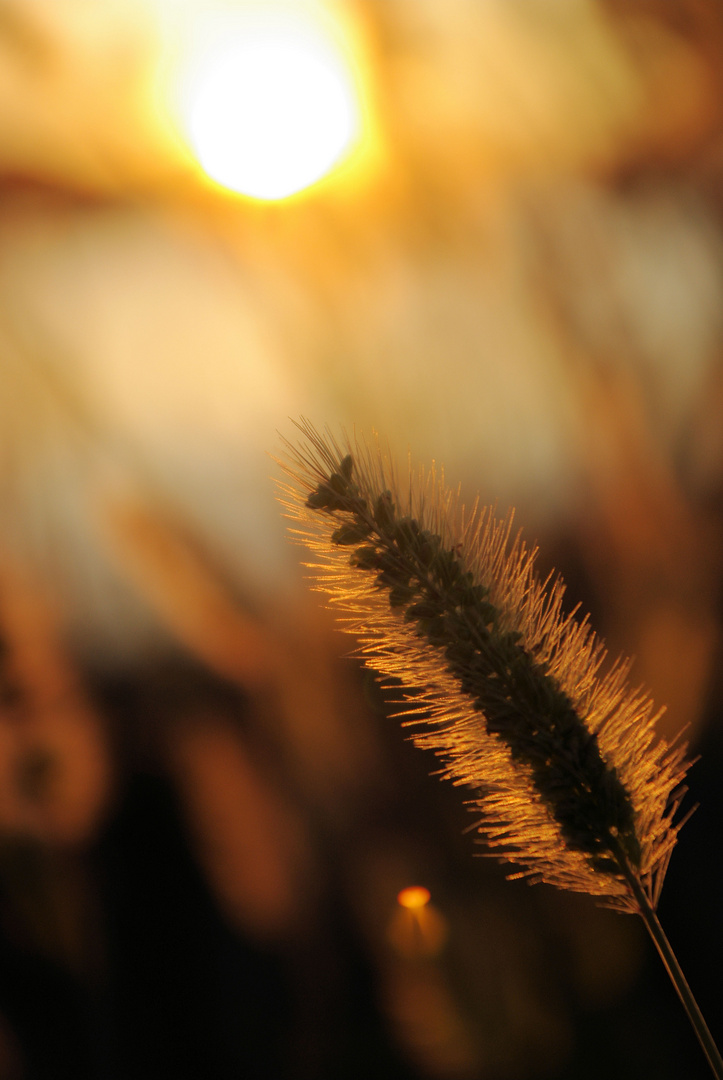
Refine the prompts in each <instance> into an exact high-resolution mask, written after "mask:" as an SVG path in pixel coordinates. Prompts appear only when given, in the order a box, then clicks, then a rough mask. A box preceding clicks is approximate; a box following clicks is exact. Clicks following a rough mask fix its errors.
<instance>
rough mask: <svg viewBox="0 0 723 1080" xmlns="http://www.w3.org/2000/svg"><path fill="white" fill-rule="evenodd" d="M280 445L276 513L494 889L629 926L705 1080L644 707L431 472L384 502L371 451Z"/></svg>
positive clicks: (674, 753) (592, 640)
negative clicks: (617, 915) (652, 950)
mask: <svg viewBox="0 0 723 1080" xmlns="http://www.w3.org/2000/svg"><path fill="white" fill-rule="evenodd" d="M297 427H298V429H299V431H300V433H301V435H302V436H303V441H302V442H301V443H299V444H298V445H293V444H292V443H290V442H285V446H286V457H285V459H284V460H283V461H282V462H281V465H282V467H283V468H284V470H285V473H286V475H287V478H288V480H287V481H286V482H284V483H282V484H281V485H280V491H281V495H280V497H281V500H282V502H283V504H284V506H285V508H286V511H287V514H288V516H289V517H290V518H291V519H292V521H293V522H294V524H293V525H292V527H291V533H292V535H293V537H294V538H295V539H296V540H298V541H299V542H301V543H303V544H304V545H306V547H307V548H308V549H310V550H311V552H312V553H313V555H314V557H315V561H314V563H312V564H311V565H312V566H313V567H314V570H315V581H316V587H317V588H320V589H322V590H324V591H325V592H327V593H328V594H329V596H330V598H331V602H332V603H333V604H334V605H335V606H336V607H337V608H339V609H341V611H342V612H343V616H342V622H343V626H344V628H345V629H346V630H348V631H349V632H350V633H353V634H355V635H356V637H357V639H358V640H359V642H360V654H361V656H362V657H363V658H364V660H365V661H366V662H367V663H368V664H369V665H370V666H371V667H373V668H374V669H376V670H377V671H378V672H379V673H381V674H382V675H383V676H386V677H391V678H392V679H393V680H394V681H395V684H397V685H398V684H401V687H402V693H403V706H402V710H401V715H402V716H403V717H404V718H405V722H406V723H407V724H410V725H412V726H413V738H414V741H415V742H416V743H417V744H418V745H420V746H424V747H429V748H431V749H433V750H434V752H435V753H436V754H437V755H438V756H439V757H440V758H441V760H442V761H443V763H444V772H445V775H446V776H447V778H448V779H450V780H452V781H453V782H454V783H456V784H463V785H466V786H468V787H470V788H472V789H473V790H474V792H475V795H474V797H473V798H472V799H471V805H472V807H473V809H474V810H475V812H476V813H477V814H478V817H479V821H478V831H479V832H480V833H481V834H482V836H483V837H484V839H485V841H486V842H487V844H488V845H490V846H491V847H492V848H494V849H495V851H496V853H497V854H498V856H499V857H500V858H501V859H503V860H504V861H507V862H510V863H513V864H515V865H516V867H517V868H518V869H517V871H516V872H515V873H513V874H511V875H510V876H511V877H527V878H528V879H529V880H531V881H545V882H549V883H550V884H553V885H557V886H558V887H560V888H566V889H571V890H574V891H577V892H586V893H590V894H591V895H593V896H596V897H598V898H600V899H601V900H602V901H603V902H604V903H605V904H607V905H608V906H610V907H614V908H616V909H617V910H620V911H627V912H635V913H637V914H639V915H640V916H641V917H642V918H643V920H644V922H645V925H646V927H647V929H648V931H649V933H650V935H651V937H652V939H653V941H654V943H655V945H656V948H657V949H658V952H659V953H660V955H661V958H662V959H663V962H664V964H665V966H666V969H667V971H668V974H669V975H670V978H671V980H672V982H673V984H674V986H675V988H676V990H677V992H678V995H679V997H680V999H681V1001H682V1003H683V1005H684V1007H685V1009H686V1011H687V1013H688V1017H689V1019H690V1021H691V1023H692V1025H693V1028H694V1029H695V1032H696V1034H697V1036H698V1039H699V1040H700V1043H701V1045H702V1047H703V1049H704V1051H705V1053H706V1056H707V1058H708V1061H709V1063H710V1065H711V1068H712V1070H713V1073H714V1075H715V1076H716V1077H718V1078H719V1080H723V1060H722V1059H721V1056H720V1053H719V1052H718V1049H717V1047H716V1045H715V1042H714V1040H713V1038H712V1036H711V1034H710V1032H709V1030H708V1027H707V1025H706V1023H705V1021H704V1019H703V1017H702V1015H701V1012H700V1009H699V1008H698V1006H697V1004H696V1002H695V999H694V997H693V995H692V993H691V991H690V988H689V987H688V984H687V982H686V980H685V978H684V976H683V973H682V971H681V969H680V965H679V964H678V962H677V960H676V958H675V955H674V954H673V951H672V949H671V947H670V944H669V943H668V940H667V938H666V937H665V934H664V933H663V930H662V928H661V926H660V923H659V921H658V919H657V916H656V914H655V909H656V906H657V902H658V898H659V896H660V890H661V888H662V884H663V878H664V876H665V871H666V869H667V866H668V862H669V859H670V856H671V853H672V850H673V847H674V845H675V842H676V840H677V836H678V832H679V830H680V828H681V825H682V821H679V820H677V812H678V809H679V805H680V800H681V798H682V795H683V794H684V788H683V787H682V782H683V778H684V776H685V773H686V771H687V762H686V759H685V752H686V747H685V746H684V745H682V744H680V743H678V744H674V745H668V744H667V743H665V742H664V740H662V739H659V738H657V737H656V733H655V721H656V718H657V717H656V714H655V712H654V708H653V703H652V701H651V699H650V698H649V696H648V695H647V694H645V693H644V692H642V691H641V690H640V689H633V688H631V687H630V685H629V682H628V674H629V668H630V665H629V663H628V662H620V661H619V662H618V663H616V664H614V665H613V666H612V667H611V668H609V669H608V670H607V671H606V672H605V673H603V672H602V670H601V669H602V665H603V662H604V660H605V655H606V654H605V649H604V646H603V644H602V642H601V641H600V640H599V639H598V638H597V637H596V636H595V635H594V634H593V632H592V630H591V629H590V627H589V624H588V622H587V619H579V618H577V615H576V612H575V611H573V612H572V613H571V614H564V613H563V609H562V599H563V592H564V586H563V584H562V582H561V580H560V579H559V578H557V579H554V578H550V579H548V580H547V581H546V582H544V583H543V582H540V581H539V579H538V578H537V576H536V574H535V571H534V558H535V552H534V551H532V552H531V551H529V550H528V549H527V548H526V547H525V545H524V543H523V542H522V540H521V539H520V537H519V536H516V537H515V536H513V534H512V516H511V515H508V517H507V518H505V519H504V520H497V519H496V518H495V516H494V514H493V513H492V511H491V510H489V509H480V508H479V507H478V506H477V505H475V506H474V507H473V508H472V511H471V513H466V512H465V510H464V507H462V506H461V505H460V504H459V502H458V499H457V496H456V495H455V494H454V492H452V491H450V490H449V489H448V488H446V487H445V485H444V482H443V480H442V479H441V478H439V477H438V476H437V475H436V474H435V472H434V470H432V471H431V472H428V473H425V472H424V471H420V472H418V473H416V474H414V473H412V472H411V471H410V475H409V477H408V479H407V480H406V482H405V485H404V488H403V489H402V487H401V485H400V484H399V482H398V480H397V477H396V474H395V469H394V466H393V464H392V462H391V461H390V459H389V457H388V455H386V454H384V453H383V452H382V451H381V450H380V448H379V447H378V445H375V446H374V447H370V446H368V445H367V444H366V443H364V442H363V441H361V440H354V441H353V442H352V441H351V440H349V439H348V438H347V437H346V436H344V437H343V438H342V440H341V442H340V441H337V440H336V439H335V438H334V437H333V436H332V435H331V434H330V433H329V432H328V431H327V432H325V433H324V434H321V433H319V432H318V431H317V430H316V429H315V428H314V427H313V426H312V425H310V424H309V423H307V422H306V421H302V422H301V423H299V424H298V425H297Z"/></svg>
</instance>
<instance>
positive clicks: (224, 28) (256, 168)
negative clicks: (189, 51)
mask: <svg viewBox="0 0 723 1080" xmlns="http://www.w3.org/2000/svg"><path fill="white" fill-rule="evenodd" d="M200 29H201V34H200V36H199V37H197V39H196V47H197V55H196V60H195V63H194V64H193V68H192V70H191V71H190V72H189V74H188V77H187V79H186V85H185V87H184V94H183V102H182V106H181V112H182V123H183V126H184V128H185V130H186V132H187V135H188V139H189V141H190V143H191V145H192V147H193V150H194V153H195V155H196V157H197V159H198V161H199V163H200V165H201V167H202V168H203V170H204V171H205V172H206V173H207V174H208V176H210V177H211V179H212V180H214V181H216V182H217V183H218V184H221V185H222V186H223V187H227V188H230V189H231V190H233V191H236V192H239V193H241V194H244V195H249V196H252V197H254V198H257V199H265V200H274V199H283V198H285V197H286V196H288V195H292V194H294V193H295V192H297V191H301V190H302V189H304V188H306V187H308V186H310V185H311V184H313V183H315V182H316V181H318V180H319V179H321V177H323V176H324V175H326V174H327V173H328V172H329V171H330V170H331V169H332V168H333V167H334V166H335V165H337V164H339V163H340V162H341V161H342V160H343V159H344V158H345V157H347V156H348V155H349V153H350V152H351V151H352V149H353V148H354V146H355V144H356V142H357V141H358V139H359V137H360V134H361V126H362V124H361V108H360V103H359V93H358V88H357V85H356V81H355V76H354V71H353V66H352V64H351V61H350V57H349V54H348V50H345V48H344V44H343V42H342V41H341V39H340V36H339V31H338V30H337V32H336V33H334V28H333V27H332V26H331V23H330V21H329V20H328V19H326V20H325V19H323V18H322V12H321V9H320V8H318V7H316V6H312V5H306V4H296V5H294V6H293V7H292V6H290V5H288V4H286V5H278V6H277V5H276V4H274V3H270V2H268V0H267V2H266V3H264V4H263V5H260V6H257V7H253V8H250V7H245V8H242V9H238V10H236V11H234V12H233V13H228V12H227V13H226V14H225V16H224V17H223V18H222V17H220V16H218V13H217V18H216V19H215V20H214V21H213V22H212V23H209V24H207V25H205V26H203V27H202V28H200Z"/></svg>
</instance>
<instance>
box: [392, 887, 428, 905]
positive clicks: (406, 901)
mask: <svg viewBox="0 0 723 1080" xmlns="http://www.w3.org/2000/svg"><path fill="white" fill-rule="evenodd" d="M429 900H430V892H429V889H425V888H424V886H423V885H410V886H409V888H407V889H402V891H401V892H400V893H399V895H398V896H397V903H399V904H401V906H402V907H405V908H409V909H410V910H415V909H419V908H423V907H424V906H425V904H428V903H429Z"/></svg>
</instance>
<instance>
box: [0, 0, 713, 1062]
mask: <svg viewBox="0 0 723 1080" xmlns="http://www.w3.org/2000/svg"><path fill="white" fill-rule="evenodd" d="M269 2H270V0H269ZM302 6H303V4H302V0H298V5H297V10H300V9H301V7H302ZM241 7H243V4H242V0H226V2H222V0H217V2H214V3H209V2H207V3H202V2H201V0H194V2H192V0H122V2H121V0H106V2H105V3H104V4H102V5H96V4H92V3H89V2H87V0H65V2H64V3H63V4H62V5H60V4H56V3H54V2H52V0H3V2H2V3H0V641H1V644H2V651H1V652H0V1080H21V1078H22V1080H30V1078H33V1080H35V1078H39V1080H46V1078H47V1080H56V1078H58V1080H59V1078H64V1077H68V1078H70V1077H72V1078H73V1080H83V1078H86V1077H87V1078H88V1080H106V1078H107V1080H110V1078H113V1080H121V1078H123V1080H125V1078H128V1080H144V1078H148V1080H151V1078H153V1080H157V1078H161V1077H166V1076H174V1077H175V1078H176V1080H182V1078H185V1077H188V1078H192V1077H193V1078H195V1077H200V1076H203V1077H204V1078H208V1080H216V1078H218V1080H221V1078H223V1080H225V1078H227V1077H228V1078H229V1080H230V1078H232V1077H233V1078H238V1077H241V1076H243V1077H248V1078H258V1080H287V1078H288V1080H347V1078H349V1080H354V1078H356V1077H358V1078H362V1077H364V1078H366V1077H369V1076H372V1075H373V1076H375V1077H377V1078H379V1080H381V1078H384V1077H389V1078H390V1080H392V1078H393V1080H397V1078H399V1080H404V1078H409V1080H422V1078H430V1080H435V1078H437V1080H527V1078H530V1080H531V1078H539V1080H543V1078H547V1080H577V1078H580V1077H584V1078H585V1080H595V1078H597V1077H601V1078H602V1077H607V1076H610V1075H616V1076H618V1077H620V1078H622V1080H624V1078H626V1077H637V1078H639V1077H645V1076H652V1075H654V1076H656V1077H657V1078H659V1080H668V1078H669V1080H673V1078H676V1080H677V1078H679V1077H681V1076H685V1077H686V1078H691V1080H696V1078H697V1077H699V1076H700V1077H701V1078H702V1077H704V1076H705V1075H706V1068H705V1063H704V1061H703V1060H702V1055H700V1051H699V1050H698V1047H697V1045H696V1044H695V1042H694V1040H693V1036H692V1035H691V1034H690V1033H689V1032H688V1031H687V1029H686V1024H685V1020H684V1018H683V1017H682V1015H680V1016H679V1015H678V1005H677V1002H676V1001H675V999H674V996H673V992H672V990H671V989H670V988H669V987H668V986H667V985H666V982H665V976H664V973H663V972H662V970H658V967H659V964H658V960H657V957H655V956H654V955H652V954H651V953H652V950H651V948H650V946H649V944H648V942H647V941H646V940H645V939H644V936H643V934H644V931H643V928H642V925H641V926H638V925H637V924H636V921H635V920H633V919H628V918H625V917H621V916H617V915H614V914H611V913H608V912H605V911H601V910H599V909H597V908H596V907H595V906H594V904H593V902H592V901H588V900H587V899H586V898H584V897H572V896H565V895H561V894H558V893H556V892H553V891H552V890H549V889H547V888H545V887H539V888H535V889H529V888H527V887H526V886H524V885H522V884H520V883H513V884H508V883H506V882H505V881H504V873H503V871H502V870H501V868H499V867H497V866H496V864H494V863H493V862H492V861H490V860H487V859H480V858H475V857H474V856H475V855H476V854H477V849H476V848H475V844H474V839H473V836H471V835H469V834H465V833H464V831H463V830H464V829H465V827H466V826H467V825H468V824H469V820H468V816H467V815H466V812H465V809H464V806H463V793H462V792H460V791H458V790H454V789H451V788H449V789H448V788H447V787H445V786H444V785H442V784H440V783H439V782H438V780H437V779H436V778H435V777H433V776H430V775H429V774H430V773H431V772H433V771H434V768H435V762H434V760H430V759H429V758H428V757H426V756H425V755H424V754H422V753H421V752H419V751H416V750H413V749H412V748H410V747H409V745H408V744H407V743H406V742H405V741H404V735H403V733H402V732H400V731H399V730H398V727H397V724H396V721H390V720H389V718H388V717H387V716H386V715H385V711H384V706H383V703H382V700H381V697H380V695H379V692H378V690H377V689H376V687H375V685H374V682H373V680H371V679H370V678H369V677H368V676H367V675H365V674H364V673H362V672H361V671H360V670H359V669H358V667H357V665H356V663H355V662H354V661H352V660H350V659H347V658H345V657H346V654H348V652H349V642H348V640H347V639H344V638H341V637H340V636H339V635H338V634H337V633H336V631H334V630H333V629H332V627H331V625H330V620H329V618H328V616H327V614H326V613H325V612H324V611H323V610H322V609H321V608H320V606H319V604H318V602H317V601H316V600H315V599H314V597H313V596H310V595H309V594H308V591H307V588H306V586H305V585H304V583H303V575H302V571H301V569H300V568H299V566H298V554H299V553H298V551H297V550H296V549H294V548H293V547H292V546H291V545H289V544H288V543H287V542H286V540H285V537H284V526H283V521H282V518H281V515H280V511H279V509H278V507H277V505H276V503H275V501H274V494H273V484H272V482H271V479H270V477H271V475H272V474H273V473H274V471H275V467H274V465H273V462H272V461H271V460H270V458H269V454H270V453H271V454H273V453H274V452H275V451H276V450H277V449H278V447H279V440H278V435H277V432H278V431H281V432H282V434H285V435H290V434H291V431H290V423H289V420H288V417H297V416H299V415H300V414H304V415H307V416H309V417H310V418H311V419H312V420H313V421H315V422H317V423H319V424H321V425H323V424H324V423H330V424H331V425H332V426H334V427H336V426H337V425H339V424H342V423H343V424H346V425H348V426H350V427H351V426H353V425H356V427H357V428H358V429H362V430H366V431H369V430H371V429H372V428H374V429H377V430H379V431H380V432H381V434H382V435H383V437H385V438H387V439H388V440H389V442H390V443H391V444H392V447H393V448H394V449H395V450H396V451H397V452H398V454H399V455H400V457H401V459H402V460H404V457H405V455H406V454H407V452H408V450H409V451H410V452H411V453H412V454H413V456H414V458H415V459H420V460H423V461H426V462H429V461H431V460H432V459H435V460H436V461H438V462H441V463H443V465H444V469H445V473H446V475H447V477H448V479H449V481H450V482H452V483H456V482H457V480H459V481H461V483H462V488H463V491H464V493H465V495H466V496H467V497H468V498H470V499H471V498H473V497H474V495H475V494H476V493H477V492H478V491H479V492H480V493H481V496H482V498H483V499H484V500H485V501H491V502H496V503H497V505H498V507H499V508H500V509H501V510H504V509H506V507H507V506H508V505H514V506H515V507H516V520H517V522H518V524H519V525H520V526H521V527H523V528H524V530H525V534H526V536H527V537H528V539H529V540H535V539H536V540H537V541H538V542H539V545H540V549H541V554H540V567H541V570H542V571H543V572H544V573H546V572H547V571H548V570H549V569H551V568H552V567H553V566H555V567H556V568H557V569H559V570H560V571H562V573H563V575H564V576H565V578H566V580H567V582H568V590H569V592H568V595H569V599H570V604H571V606H572V605H573V604H575V603H578V602H579V603H581V605H582V607H583V609H584V610H589V611H591V613H592V616H593V622H594V625H595V627H596V628H597V629H598V630H599V631H600V632H601V633H602V634H603V636H605V637H606V639H607V640H608V643H609V645H610V652H611V655H612V656H616V655H617V654H618V653H619V652H621V651H622V652H625V653H628V654H634V655H635V657H636V663H635V667H634V677H635V679H637V680H638V681H639V682H641V683H644V684H645V685H647V686H649V687H650V688H651V689H652V691H653V693H654V695H655V698H656V701H658V702H659V703H660V704H661V705H663V704H665V705H667V706H668V708H667V712H666V713H665V715H664V716H663V717H662V719H661V721H660V727H661V731H662V732H663V733H664V734H665V735H666V736H667V737H672V735H673V734H674V733H675V732H677V731H678V730H679V729H680V728H681V727H684V726H686V725H687V737H688V738H689V739H690V741H691V744H692V752H693V753H694V754H698V753H699V754H700V755H701V759H700V762H699V763H698V764H696V765H695V767H694V768H693V770H692V772H691V776H690V787H691V793H690V795H689V797H688V805H693V804H694V803H696V802H698V803H699V804H700V806H699V809H698V810H697V812H696V813H695V815H694V816H693V818H692V820H691V821H690V823H689V824H688V825H686V828H685V830H684V832H683V834H682V837H681V841H680V844H679V847H678V850H677V851H676V853H675V855H674V857H673V861H672V864H671V868H670V871H669V878H668V881H667V883H666V886H665V888H664V890H663V899H662V901H661V918H662V920H663V922H664V924H665V925H666V928H667V930H668V933H669V936H670V937H671V940H672V942H673V944H674V946H675V947H677V949H678V951H679V954H680V959H681V961H682V963H683V966H684V968H686V971H687V973H688V976H689V980H690V982H691V984H692V986H693V989H694V991H695V992H696V993H697V995H698V996H699V1000H700V1003H701V1006H702V1007H703V1010H704V1012H705V1013H706V1015H707V1018H708V1020H709V1023H710V1026H711V1028H712V1030H713V1033H714V1035H716V1034H717V1036H718V1038H719V1039H720V1038H723V1005H722V1001H723V998H722V996H721V991H720V977H719V973H720V970H721V961H722V960H723V927H722V925H721V920H720V917H719V910H720V902H719V897H720V895H721V876H722V874H721V871H722V868H723V850H722V847H723V845H721V842H720V835H721V827H722V825H723V805H722V803H721V794H720V791H721V785H720V781H719V775H720V774H719V770H720V768H721V755H722V753H723V746H722V742H721V741H722V737H723V729H722V727H721V716H720V711H721V704H720V703H721V676H720V663H719V661H720V653H721V614H722V612H721V592H720V581H721V564H722V558H721V553H722V549H721V538H722V537H721V531H722V525H723V500H722V496H723V423H722V420H723V351H722V345H723V303H722V302H721V298H722V296H723V220H722V210H723V205H722V201H721V190H722V188H721V179H722V173H723V141H722V135H723V92H722V90H723V88H722V86H721V82H722V80H723V75H722V74H721V72H723V64H722V63H721V61H722V60H723V13H722V12H721V9H720V7H719V5H717V4H715V3H712V2H708V0H633V2H629V0H628V2H625V3H620V2H618V0H572V2H566V0H445V2H444V3H441V2H440V0H346V2H341V3H337V4H333V5H332V4H330V5H319V4H317V5H315V9H314V10H315V11H316V14H317V15H318V12H319V10H321V9H322V8H324V9H325V10H326V9H327V7H328V11H327V14H328V17H329V18H331V19H332V20H334V19H336V20H337V21H338V22H339V26H340V27H341V28H342V29H343V32H344V33H345V34H347V35H350V36H351V38H352V39H353V40H351V44H350V48H351V50H352V52H353V53H354V55H355V56H356V57H357V62H358V70H357V80H358V85H359V88H360V93H361V94H362V99H363V112H364V117H365V124H366V136H365V138H366V143H365V149H364V152H363V153H361V154H359V155H358V156H357V157H356V158H355V157H352V158H350V159H349V161H348V163H347V164H346V165H345V166H344V167H343V168H340V169H338V170H337V171H335V172H334V171H332V173H331V174H330V175H329V176H328V177H326V178H325V179H324V180H323V181H322V182H321V183H319V184H317V185H314V186H312V187H311V188H309V189H308V190H307V191H305V192H302V193H300V194H299V195H298V196H294V197H293V198H291V199H285V200H281V201H278V202H263V201H258V200H254V199H250V198H245V197H243V196H240V195H236V194H233V193H232V192H228V191H225V190H224V189H222V188H221V187H220V186H219V185H217V184H213V183H211V182H210V181H209V180H208V178H207V177H205V176H204V174H203V172H202V170H201V169H200V167H199V166H198V163H197V162H195V161H194V159H193V155H192V153H191V151H190V149H189V147H188V146H187V145H186V144H185V143H184V141H183V138H182V137H181V135H180V134H179V130H178V126H177V124H176V122H175V120H174V113H173V108H172V105H173V101H174V100H175V98H174V94H175V93H176V91H177V89H178V84H179V80H182V79H183V77H184V70H185V68H184V64H187V63H188V62H189V60H188V58H189V56H190V55H191V54H192V51H193V44H194V41H195V40H196V39H197V37H198V33H199V31H198V26H199V25H200V23H199V22H198V20H201V19H203V18H206V17H208V16H209V13H210V14H211V15H214V16H219V17H220V16H221V15H223V16H224V17H226V16H228V15H229V13H231V15H233V13H234V11H235V10H236V9H237V8H238V9H240V8H241ZM417 884H418V885H423V886H425V887H427V888H428V889H429V890H430V892H431V902H430V904H429V905H427V906H426V907H424V908H420V909H418V910H410V909H406V908H404V907H402V906H400V905H399V904H398V903H397V899H396V898H397V894H398V892H399V890H401V889H402V888H404V887H406V886H409V885H417Z"/></svg>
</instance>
